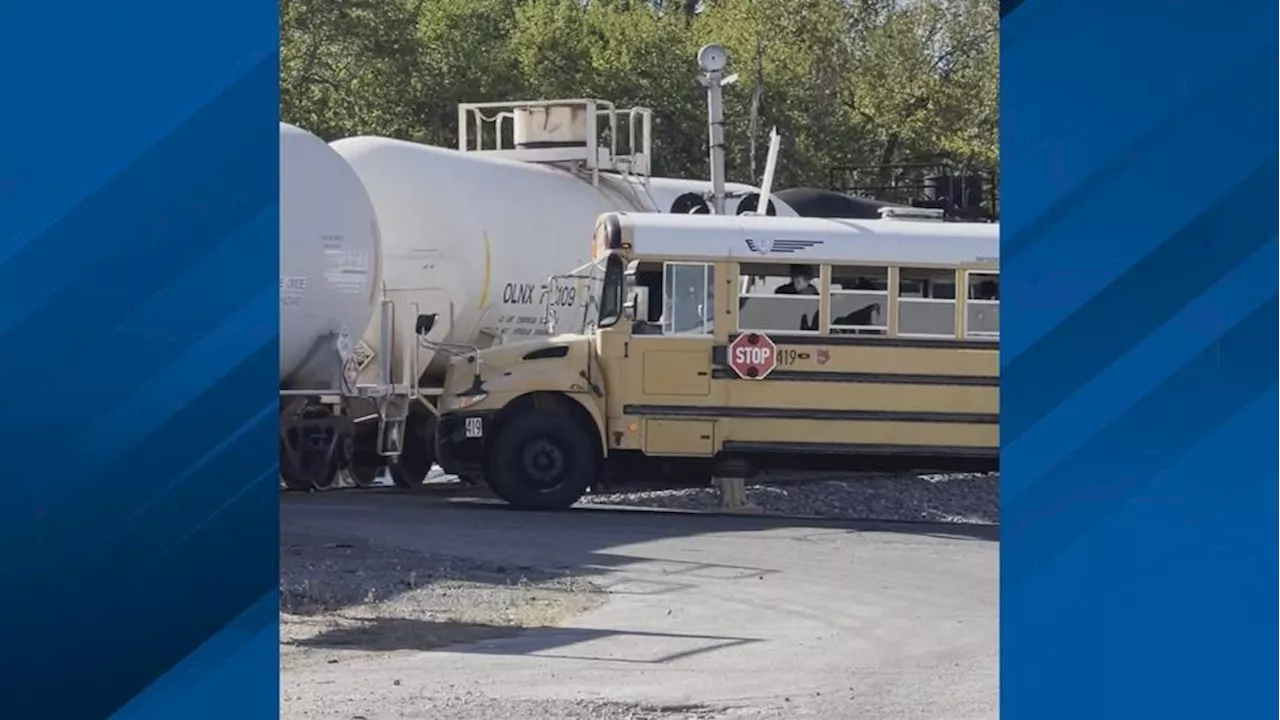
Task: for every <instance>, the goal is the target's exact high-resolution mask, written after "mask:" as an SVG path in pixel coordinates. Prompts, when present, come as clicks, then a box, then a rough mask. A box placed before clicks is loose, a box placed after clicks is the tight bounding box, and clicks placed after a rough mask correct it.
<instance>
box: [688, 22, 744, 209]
mask: <svg viewBox="0 0 1280 720" xmlns="http://www.w3.org/2000/svg"><path fill="white" fill-rule="evenodd" d="M728 64H729V53H728V51H727V50H725V49H724V48H723V47H721V46H720V45H704V46H702V49H700V50H698V67H700V68H702V72H703V75H702V84H703V85H705V86H706V88H707V124H708V125H709V131H710V132H709V135H708V138H707V139H708V140H709V143H708V147H709V150H710V157H709V158H708V159H709V160H710V163H711V209H712V211H713V212H714V213H715V214H716V215H724V214H725V188H724V184H725V169H724V86H725V85H728V84H730V83H732V82H734V81H735V80H737V79H738V76H737V75H729V76H728V77H726V76H725V74H724V69H725V66H726V65H728Z"/></svg>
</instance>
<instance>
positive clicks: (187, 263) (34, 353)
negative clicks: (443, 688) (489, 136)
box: [0, 0, 279, 718]
mask: <svg viewBox="0 0 1280 720" xmlns="http://www.w3.org/2000/svg"><path fill="white" fill-rule="evenodd" d="M277 12H278V8H277V7H276V6H275V5H273V4H262V3H248V2H244V1H243V0H230V1H229V2H227V3H223V4H221V5H219V8H218V12H217V13H204V12H200V13H197V12H195V11H194V10H193V9H192V8H188V7H186V6H183V5H180V4H179V5H175V4H173V3H161V2H155V0H123V1H122V2H119V3H112V4H108V5H101V6H85V7H83V8H81V7H76V8H74V9H68V8H66V7H63V6H49V7H47V8H46V7H44V6H42V5H40V4H38V3H37V4H28V5H26V6H21V7H19V6H17V5H12V6H11V5H6V6H5V7H4V10H3V13H4V19H3V21H0V62H3V64H4V66H5V67H7V68H9V69H10V70H16V69H18V68H22V70H21V72H12V73H9V74H7V75H6V76H5V80H4V81H0V84H2V85H4V86H5V87H4V91H5V92H4V97H5V98H6V100H7V101H11V102H12V103H13V105H12V107H13V109H20V111H19V112H11V111H10V109H11V108H10V106H9V105H6V112H5V113H3V114H0V348H2V349H3V350H4V352H3V353H0V373H2V375H3V377H5V378H7V379H8V381H9V385H10V388H9V390H10V391H9V392H8V393H6V398H7V400H9V401H10V402H9V403H8V404H6V407H5V410H6V412H4V413H0V433H2V434H0V438H3V444H4V447H5V449H6V450H7V451H8V455H9V458H10V463H9V466H8V468H6V470H7V472H6V473H5V475H6V482H5V487H6V489H8V490H9V493H8V494H7V497H6V502H5V503H3V504H0V541H2V542H3V543H4V545H5V547H6V548H8V549H9V551H8V552H7V553H6V561H5V563H3V565H2V566H0V588H4V593H2V594H0V598H2V602H3V608H2V611H0V618H4V619H3V620H0V622H2V623H3V628H2V629H3V633H4V637H5V642H3V643H0V667H3V668H4V669H5V671H4V672H3V673H0V696H2V697H3V698H4V711H5V712H4V714H5V716H6V717H9V716H13V717H68V718H71V717H74V718H106V717H110V716H112V715H113V713H116V712H118V711H121V710H122V708H126V706H127V709H126V710H125V711H124V713H123V716H126V717H172V718H179V717H181V718H199V717H275V716H276V713H277V711H278V703H279V692H278V677H277V672H278V653H277V647H276V635H277V632H278V620H277V597H276V589H277V584H278V577H277V576H278V571H277V552H278V551H277V547H278V538H277V530H276V527H277V518H278V516H277V510H276V508H277V503H278V491H277V482H278V480H277V470H276V467H275V462H276V453H277V449H276V434H277V429H276V428H277V419H276V412H277V411H276V407H277V400H276V398H277V376H278V364H279V359H278V350H277V342H278V338H277V335H278V322H279V321H278V298H277V290H276V288H277V286H278V274H279V273H278V269H277V265H278V238H277V235H278V227H279V211H278V207H277V205H278V179H277V178H278V171H277V167H276V166H277V158H278V147H277V138H278V129H277V128H278V112H279V109H278V108H279V104H278V103H279V100H278V88H277V84H278V60H277V58H278V43H279V36H278V27H277V23H278V20H277ZM193 28H194V29H196V30H197V31H193V30H192V29H193ZM49 33H53V34H54V35H55V36H56V38H57V39H56V41H55V40H51V39H50V36H49ZM52 48H57V50H56V51H54V50H52ZM264 638H266V639H267V640H268V641H266V642H264ZM189 658H190V660H189V661H188V659H189ZM144 691H145V694H144V695H142V696H141V697H140V699H139V700H138V702H137V703H133V702H132V701H133V700H134V699H135V698H138V697H139V696H140V694H142V693H144Z"/></svg>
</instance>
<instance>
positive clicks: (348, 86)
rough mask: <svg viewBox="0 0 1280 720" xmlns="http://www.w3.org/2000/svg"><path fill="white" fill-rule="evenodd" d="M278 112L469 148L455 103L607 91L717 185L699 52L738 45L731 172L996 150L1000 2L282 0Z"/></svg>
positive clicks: (988, 156) (981, 157)
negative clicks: (651, 118)
mask: <svg viewBox="0 0 1280 720" xmlns="http://www.w3.org/2000/svg"><path fill="white" fill-rule="evenodd" d="M281 13H282V18H281V117H282V118H283V119H285V120H286V121H289V122H293V123H296V124H298V125H301V126H303V127H306V128H307V129H309V130H312V131H313V132H316V133H318V134H320V135H321V136H322V137H325V138H335V137H341V136H350V135H357V134H379V135H388V136H393V137H400V138H405V139H411V140H416V141H420V142H427V143H432V144H440V145H450V146H451V145H453V144H455V143H456V142H457V140H456V137H457V111H456V105H457V104H458V103H459V102H478V101H493V100H504V101H513V100H527V99H541V98H546V99H550V98H555V97H597V98H600V99H604V100H609V101H612V102H614V103H616V104H617V105H618V106H619V107H629V106H633V105H640V106H645V107H649V108H651V109H652V110H653V111H654V115H655V126H654V140H655V148H654V150H655V167H654V171H655V172H656V173H658V174H662V175H670V176H692V177H705V176H706V174H707V160H706V154H707V153H706V143H707V141H706V135H707V128H706V106H705V91H704V89H703V88H702V87H701V85H700V84H699V83H698V82H697V67H696V65H695V63H694V53H695V52H696V50H697V48H698V47H699V46H700V45H701V44H703V43H707V42H718V43H720V44H723V45H725V46H726V47H727V48H728V50H729V51H730V54H731V62H732V66H731V68H730V70H731V72H736V73H738V74H739V77H740V79H739V81H738V82H737V83H736V84H734V85H732V86H730V87H729V88H727V90H726V98H725V99H726V113H727V116H728V118H727V119H728V124H727V127H726V140H727V142H728V145H729V147H728V153H727V160H728V167H729V173H730V177H731V178H732V179H735V180H742V181H758V180H759V175H760V173H761V171H762V169H763V159H764V154H765V150H766V144H765V134H766V133H767V131H768V129H769V127H770V126H777V127H778V128H779V130H780V131H781V132H782V134H783V138H784V145H783V157H782V162H781V164H780V167H779V178H778V182H779V184H780V185H782V186H793V185H799V184H806V185H825V184H826V182H827V173H828V170H829V168H830V167H831V166H833V165H876V164H881V163H899V162H938V161H944V160H947V161H954V162H961V163H964V162H972V163H983V164H995V162H996V160H997V159H998V147H999V142H998V134H997V131H998V122H999V104H998V88H999V84H998V59H999V55H998V52H999V49H998V44H997V42H998V37H997V26H998V8H997V6H996V0H647V1H641V0H514V1H512V0H283V3H282V6H281Z"/></svg>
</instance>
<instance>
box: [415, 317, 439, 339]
mask: <svg viewBox="0 0 1280 720" xmlns="http://www.w3.org/2000/svg"><path fill="white" fill-rule="evenodd" d="M435 326H436V314H435V313H431V314H429V315H419V316H418V321H417V322H416V323H414V326H413V331H414V332H415V333H417V334H418V335H428V334H430V332H431V328H434V327H435Z"/></svg>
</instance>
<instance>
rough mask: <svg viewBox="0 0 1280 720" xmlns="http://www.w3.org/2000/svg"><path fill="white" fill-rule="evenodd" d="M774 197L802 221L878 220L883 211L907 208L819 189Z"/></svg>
mask: <svg viewBox="0 0 1280 720" xmlns="http://www.w3.org/2000/svg"><path fill="white" fill-rule="evenodd" d="M775 195H776V196H777V197H778V199H779V200H782V201H783V202H784V203H786V204H787V205H789V206H790V207H791V208H792V209H793V210H795V211H796V214H798V215H799V216H800V217H815V218H844V219H848V220H879V219H880V217H881V214H880V209H881V208H886V207H905V206H901V205H898V204H896V203H890V202H885V201H883V200H874V199H872V198H864V197H857V196H855V195H846V194H844V193H841V192H836V191H835V190H823V189H820V188H788V189H786V190H779V191H778V192H777V193H775Z"/></svg>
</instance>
